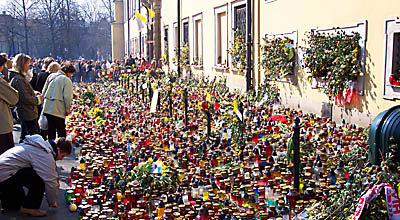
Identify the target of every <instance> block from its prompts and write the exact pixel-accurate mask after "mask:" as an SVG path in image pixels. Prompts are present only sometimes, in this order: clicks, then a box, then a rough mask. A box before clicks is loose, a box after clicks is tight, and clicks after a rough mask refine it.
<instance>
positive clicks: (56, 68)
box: [47, 62, 61, 73]
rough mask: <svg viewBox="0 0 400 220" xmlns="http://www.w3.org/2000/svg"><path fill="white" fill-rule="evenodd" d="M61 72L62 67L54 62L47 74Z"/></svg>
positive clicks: (48, 68)
mask: <svg viewBox="0 0 400 220" xmlns="http://www.w3.org/2000/svg"><path fill="white" fill-rule="evenodd" d="M59 70H61V66H60V64H58V63H57V62H52V63H50V65H49V66H48V67H47V72H50V73H55V72H57V71H59Z"/></svg>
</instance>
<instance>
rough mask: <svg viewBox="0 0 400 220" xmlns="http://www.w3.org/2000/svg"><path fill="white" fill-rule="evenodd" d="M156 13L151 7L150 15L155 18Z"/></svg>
mask: <svg viewBox="0 0 400 220" xmlns="http://www.w3.org/2000/svg"><path fill="white" fill-rule="evenodd" d="M155 14H156V13H155V12H154V11H153V10H151V9H150V8H149V15H150V17H151V18H153V17H154V15H155Z"/></svg>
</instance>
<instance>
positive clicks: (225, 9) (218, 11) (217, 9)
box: [214, 3, 229, 66]
mask: <svg viewBox="0 0 400 220" xmlns="http://www.w3.org/2000/svg"><path fill="white" fill-rule="evenodd" d="M224 12H225V14H226V19H227V21H226V23H227V24H228V16H229V13H228V3H226V4H223V5H221V6H218V7H215V8H214V42H215V45H214V54H215V57H214V66H216V65H217V64H219V63H218V47H219V46H220V45H219V44H218V42H217V38H218V36H217V35H218V27H219V26H218V16H219V14H222V13H224ZM226 29H227V30H228V27H226ZM228 36H229V34H227V38H229V37H228ZM220 44H221V45H222V42H221V43H220ZM226 48H229V39H226ZM222 53H223V52H222V51H221V54H222ZM228 56H229V54H228V51H226V58H227V63H226V65H227V66H228V65H229V60H228Z"/></svg>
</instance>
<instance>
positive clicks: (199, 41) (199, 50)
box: [192, 13, 203, 65]
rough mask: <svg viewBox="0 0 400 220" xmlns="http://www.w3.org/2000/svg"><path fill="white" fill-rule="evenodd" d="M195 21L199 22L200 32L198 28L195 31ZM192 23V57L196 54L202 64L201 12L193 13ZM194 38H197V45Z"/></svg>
mask: <svg viewBox="0 0 400 220" xmlns="http://www.w3.org/2000/svg"><path fill="white" fill-rule="evenodd" d="M197 21H200V22H201V24H200V26H201V31H200V33H199V32H198V31H199V30H197V32H196V25H197ZM192 23H193V56H192V57H193V58H195V57H196V56H197V57H198V58H199V59H200V60H201V63H202V65H203V13H199V14H196V15H193V17H192ZM195 32H196V33H195ZM196 38H197V46H196ZM199 38H200V39H199ZM199 45H201V48H200V47H199ZM196 52H197V55H196Z"/></svg>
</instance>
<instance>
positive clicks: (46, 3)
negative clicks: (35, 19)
mask: <svg viewBox="0 0 400 220" xmlns="http://www.w3.org/2000/svg"><path fill="white" fill-rule="evenodd" d="M39 1H40V6H39V7H38V9H39V11H38V13H39V16H40V17H39V19H40V21H41V22H43V23H45V24H46V25H47V26H48V28H49V33H50V41H51V46H52V53H53V54H57V52H58V50H57V39H58V36H57V34H58V33H59V26H58V24H59V19H58V18H59V15H60V11H61V3H62V0H39ZM40 9H42V10H40Z"/></svg>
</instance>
